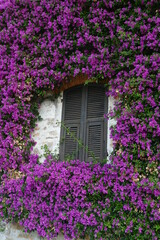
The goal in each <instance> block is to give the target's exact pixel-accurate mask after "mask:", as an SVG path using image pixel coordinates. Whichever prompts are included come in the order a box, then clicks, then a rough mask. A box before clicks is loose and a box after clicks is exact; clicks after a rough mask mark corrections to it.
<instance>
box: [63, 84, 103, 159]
mask: <svg viewBox="0 0 160 240" xmlns="http://www.w3.org/2000/svg"><path fill="white" fill-rule="evenodd" d="M104 113H107V97H106V94H105V88H104V87H103V86H101V85H97V84H92V85H86V86H82V85H81V86H77V87H73V88H70V89H68V90H66V91H65V92H64V99H63V111H62V127H61V142H60V159H62V160H63V159H65V158H66V157H67V156H70V158H71V159H80V160H85V161H92V160H93V158H96V159H103V158H104V157H105V156H106V155H107V151H106V150H107V121H106V119H105V118H104Z"/></svg>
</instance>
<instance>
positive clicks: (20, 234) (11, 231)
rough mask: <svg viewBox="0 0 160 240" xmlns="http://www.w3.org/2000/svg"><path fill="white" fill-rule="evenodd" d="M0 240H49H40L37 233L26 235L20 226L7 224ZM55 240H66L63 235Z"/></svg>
mask: <svg viewBox="0 0 160 240" xmlns="http://www.w3.org/2000/svg"><path fill="white" fill-rule="evenodd" d="M1 225H2V223H1ZM0 240H47V239H46V238H42V237H41V238H40V237H39V236H38V234H37V233H36V232H32V233H26V232H24V230H23V228H22V227H21V226H19V224H7V225H6V227H5V230H4V231H1V232H0ZM55 240H64V237H63V236H62V235H59V236H58V237H57V238H56V239H55Z"/></svg>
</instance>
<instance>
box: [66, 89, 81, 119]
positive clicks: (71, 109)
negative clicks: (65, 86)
mask: <svg viewBox="0 0 160 240" xmlns="http://www.w3.org/2000/svg"><path fill="white" fill-rule="evenodd" d="M81 107H82V87H78V88H76V89H74V90H72V91H68V92H66V98H65V115H64V119H65V120H72V119H74V120H75V119H80V118H81Z"/></svg>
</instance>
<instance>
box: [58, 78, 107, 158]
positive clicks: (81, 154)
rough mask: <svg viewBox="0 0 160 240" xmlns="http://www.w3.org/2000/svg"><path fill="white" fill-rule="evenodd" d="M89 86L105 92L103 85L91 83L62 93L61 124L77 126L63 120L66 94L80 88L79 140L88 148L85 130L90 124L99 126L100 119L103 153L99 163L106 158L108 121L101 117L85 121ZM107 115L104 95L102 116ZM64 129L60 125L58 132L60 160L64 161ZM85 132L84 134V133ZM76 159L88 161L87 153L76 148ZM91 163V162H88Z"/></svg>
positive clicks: (75, 123) (82, 149) (74, 121)
mask: <svg viewBox="0 0 160 240" xmlns="http://www.w3.org/2000/svg"><path fill="white" fill-rule="evenodd" d="M90 86H96V87H97V88H98V87H103V88H104V89H105V93H106V91H107V88H106V87H105V86H104V84H97V83H91V84H87V85H77V86H74V87H71V88H68V89H67V90H65V91H64V93H63V101H62V103H63V104H62V117H61V119H62V122H63V124H65V122H66V121H67V124H66V125H67V126H69V125H70V126H73V125H77V124H78V123H77V122H78V120H65V108H66V97H67V93H68V92H69V91H74V90H75V89H77V88H82V90H81V91H82V102H81V117H80V120H79V121H80V123H79V130H78V131H79V139H80V140H82V141H83V144H84V146H88V144H86V143H87V139H88V132H87V130H88V128H87V124H88V125H89V124H92V123H99V124H100V118H101V121H102V124H103V128H102V129H103V132H102V134H103V136H102V145H101V148H102V149H103V151H101V159H100V161H102V160H103V159H104V158H106V157H107V156H108V153H107V134H108V132H107V129H108V121H107V119H106V118H105V117H104V116H103V117H97V118H94V119H93V118H88V119H87V98H88V87H90ZM107 113H108V98H107V96H106V94H105V96H104V114H107ZM65 131H66V130H65V128H64V127H63V126H62V124H61V130H60V151H59V152H60V154H59V155H60V160H62V161H63V160H65V143H64V142H65V140H64V141H63V139H64V138H65ZM85 131H86V133H85ZM76 159H79V160H80V161H88V160H87V151H86V150H85V149H84V148H81V149H79V146H78V151H77V153H76ZM90 161H92V160H90Z"/></svg>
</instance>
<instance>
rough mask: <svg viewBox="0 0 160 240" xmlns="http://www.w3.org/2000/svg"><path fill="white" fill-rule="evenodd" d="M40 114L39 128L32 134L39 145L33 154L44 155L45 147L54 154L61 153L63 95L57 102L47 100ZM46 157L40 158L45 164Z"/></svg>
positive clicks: (43, 103)
mask: <svg viewBox="0 0 160 240" xmlns="http://www.w3.org/2000/svg"><path fill="white" fill-rule="evenodd" d="M39 114H40V116H41V118H42V120H40V121H38V122H37V126H36V128H35V130H34V132H33V134H32V137H33V139H34V140H35V142H36V143H37V144H36V145H35V147H34V149H33V153H35V154H38V155H39V156H40V155H43V154H44V149H43V147H44V145H45V144H46V145H47V146H48V149H49V150H50V151H51V152H52V153H53V154H58V153H59V142H60V125H61V124H60V122H61V116H62V95H61V96H60V97H58V98H57V99H55V100H50V99H45V100H44V101H43V102H42V104H41V106H40V108H39ZM43 160H44V157H43V156H42V157H41V158H40V161H41V162H43Z"/></svg>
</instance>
